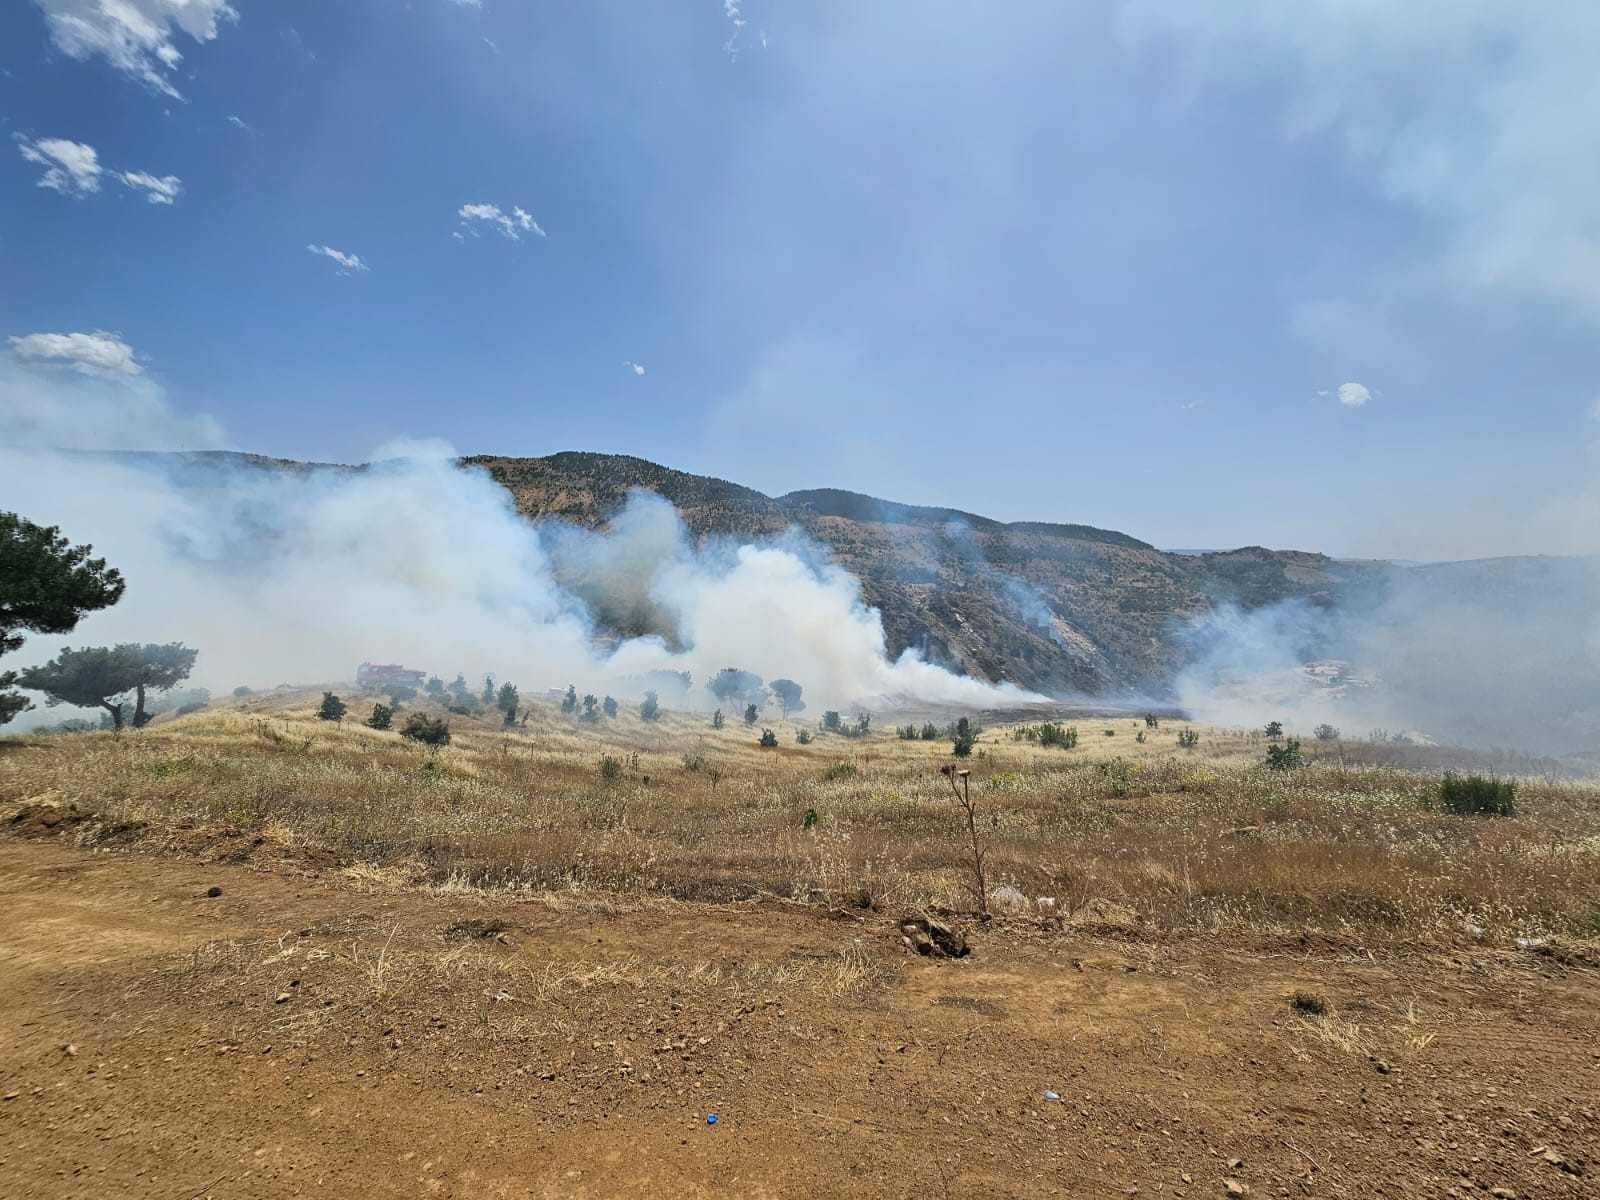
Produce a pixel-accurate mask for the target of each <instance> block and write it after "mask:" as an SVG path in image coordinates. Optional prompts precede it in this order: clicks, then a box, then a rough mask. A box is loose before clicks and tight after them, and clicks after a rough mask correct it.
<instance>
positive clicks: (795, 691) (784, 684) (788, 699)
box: [767, 679, 806, 721]
mask: <svg viewBox="0 0 1600 1200" xmlns="http://www.w3.org/2000/svg"><path fill="white" fill-rule="evenodd" d="M767 686H768V687H770V688H771V689H772V694H773V695H774V696H776V697H777V698H778V707H779V708H780V709H782V710H783V719H784V720H785V721H787V720H788V719H789V714H790V713H798V712H805V710H806V702H805V701H804V700H802V699H800V693H801V690H802V689H801V687H800V685H799V684H798V683H796V682H795V681H794V680H792V679H774V680H773V681H772V682H771V683H770V684H768V685H767Z"/></svg>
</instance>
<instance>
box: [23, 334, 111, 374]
mask: <svg viewBox="0 0 1600 1200" xmlns="http://www.w3.org/2000/svg"><path fill="white" fill-rule="evenodd" d="M6 342H7V344H8V345H9V346H10V347H11V353H12V354H13V355H14V356H15V357H17V358H18V359H22V360H24V361H30V360H31V361H45V362H54V363H60V364H64V365H69V366H71V368H72V369H73V370H74V371H77V372H79V373H80V374H83V375H94V376H97V377H99V378H101V379H117V378H125V377H127V376H130V375H137V374H139V371H140V369H141V368H140V366H139V364H138V362H136V361H135V359H134V354H133V347H132V346H130V345H128V343H127V342H125V341H123V340H122V339H121V338H120V337H118V336H117V335H116V334H114V333H107V332H106V331H105V330H103V329H98V330H96V331H95V332H93V333H27V334H22V335H21V336H18V337H11V338H7V339H6Z"/></svg>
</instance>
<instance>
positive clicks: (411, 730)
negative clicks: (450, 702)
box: [400, 713, 450, 746]
mask: <svg viewBox="0 0 1600 1200" xmlns="http://www.w3.org/2000/svg"><path fill="white" fill-rule="evenodd" d="M400 736H401V737H403V738H405V739H406V741H408V742H420V743H422V744H423V745H424V746H448V745H449V744H450V723H449V722H448V721H442V720H439V719H437V718H435V717H430V716H428V714H427V713H412V714H411V715H410V716H409V717H407V718H406V723H405V725H404V726H402V727H401V729H400Z"/></svg>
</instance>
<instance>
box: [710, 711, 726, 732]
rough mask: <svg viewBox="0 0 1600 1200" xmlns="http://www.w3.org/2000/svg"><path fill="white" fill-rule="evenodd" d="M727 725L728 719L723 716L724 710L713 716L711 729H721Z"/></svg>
mask: <svg viewBox="0 0 1600 1200" xmlns="http://www.w3.org/2000/svg"><path fill="white" fill-rule="evenodd" d="M727 723H728V718H727V717H725V716H723V715H722V710H721V709H720V708H719V709H717V711H716V712H714V713H712V714H711V728H713V729H721V728H722V727H723V726H724V725H726V724H727Z"/></svg>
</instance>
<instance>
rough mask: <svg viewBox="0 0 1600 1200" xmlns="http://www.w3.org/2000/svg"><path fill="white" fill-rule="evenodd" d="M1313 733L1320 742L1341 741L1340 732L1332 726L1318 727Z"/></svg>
mask: <svg viewBox="0 0 1600 1200" xmlns="http://www.w3.org/2000/svg"><path fill="white" fill-rule="evenodd" d="M1311 733H1312V735H1313V736H1314V737H1315V738H1316V739H1317V741H1319V742H1337V741H1338V740H1339V731H1338V730H1337V729H1335V728H1334V727H1333V726H1332V725H1318V726H1317V727H1316V728H1315V729H1313V730H1312V731H1311Z"/></svg>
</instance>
